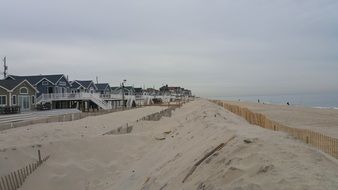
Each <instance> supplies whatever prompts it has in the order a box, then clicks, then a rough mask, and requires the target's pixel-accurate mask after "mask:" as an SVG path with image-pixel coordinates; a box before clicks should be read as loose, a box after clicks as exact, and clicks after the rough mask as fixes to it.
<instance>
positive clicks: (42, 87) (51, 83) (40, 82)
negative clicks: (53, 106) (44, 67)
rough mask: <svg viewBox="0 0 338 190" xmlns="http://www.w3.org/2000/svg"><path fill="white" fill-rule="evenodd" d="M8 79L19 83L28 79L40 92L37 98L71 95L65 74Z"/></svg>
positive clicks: (12, 76) (12, 77)
mask: <svg viewBox="0 0 338 190" xmlns="http://www.w3.org/2000/svg"><path fill="white" fill-rule="evenodd" d="M6 79H12V80H18V81H22V80H24V79H26V80H27V81H28V82H29V83H30V84H32V85H33V86H34V87H35V88H36V89H37V90H38V93H37V97H39V96H40V95H42V94H54V93H59V94H63V93H69V92H70V87H71V85H70V83H69V81H68V79H67V77H65V75H63V74H55V75H31V76H18V75H9V76H8V77H7V78H6Z"/></svg>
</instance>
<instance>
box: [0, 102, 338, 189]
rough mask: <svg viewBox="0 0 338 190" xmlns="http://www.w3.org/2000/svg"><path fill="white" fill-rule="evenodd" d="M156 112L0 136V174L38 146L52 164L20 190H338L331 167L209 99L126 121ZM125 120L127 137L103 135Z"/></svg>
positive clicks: (322, 157) (337, 174)
mask: <svg viewBox="0 0 338 190" xmlns="http://www.w3.org/2000/svg"><path fill="white" fill-rule="evenodd" d="M157 109H160V108H158V107H157V108H156V107H148V108H144V109H143V110H140V109H139V110H129V111H125V112H124V113H123V112H120V113H112V114H108V115H102V116H97V117H90V118H85V119H82V120H78V121H73V122H65V123H62V124H57V123H51V124H44V125H34V126H28V127H22V128H17V129H11V130H7V131H5V132H6V133H5V134H1V135H0V139H1V141H0V147H1V148H0V149H2V150H3V149H4V148H6V149H7V150H6V151H5V152H3V151H2V152H0V166H1V167H0V168H1V172H3V173H5V172H6V171H7V170H10V169H11V168H13V169H16V168H15V167H16V166H19V165H20V164H22V163H23V162H25V161H27V159H31V160H33V159H34V156H35V153H36V147H35V148H32V144H37V143H39V144H40V145H41V147H40V149H41V150H42V152H43V153H44V154H50V155H51V157H50V159H49V160H48V161H47V162H46V163H44V164H43V165H42V166H41V167H40V168H38V170H36V171H35V172H34V173H33V174H32V175H31V176H29V177H28V178H27V180H26V182H25V184H24V185H23V187H22V188H21V189H22V190H36V189H51V190H68V189H69V190H77V189H79V190H91V189H99V190H110V189H138V190H140V189H144V190H146V189H155V190H158V189H162V190H165V189H215V190H216V189H235V190H241V189H243V190H244V189H253V190H260V189H338V162H337V160H335V159H333V158H332V157H330V156H328V155H327V154H325V153H323V152H321V151H317V150H316V149H314V148H312V147H310V146H308V145H306V144H304V143H302V142H300V141H297V140H295V139H293V138H292V137H290V136H288V135H286V134H285V133H282V132H274V131H270V130H266V129H263V128H260V127H258V126H253V125H250V124H249V123H247V122H246V121H245V120H244V119H242V118H240V117H238V116H236V115H234V114H232V113H230V112H228V111H226V110H224V109H223V108H221V107H220V106H217V105H215V104H213V103H211V102H208V101H207V100H196V101H193V102H190V103H188V104H185V105H184V106H183V107H182V108H180V109H177V110H176V111H175V112H174V113H173V115H172V117H170V118H167V117H164V118H162V119H161V120H160V121H140V122H132V121H133V120H134V121H135V120H136V119H137V118H138V117H139V116H142V115H145V114H147V113H148V114H149V113H150V112H154V111H157ZM128 121H129V122H130V124H132V125H133V130H132V132H131V133H128V134H113V135H104V136H103V135H101V134H102V133H103V132H105V131H108V130H111V129H112V128H114V127H118V126H119V125H121V124H123V123H126V122H128ZM85 126H87V128H85ZM103 126H104V127H105V128H103ZM108 126H109V127H108ZM108 128H109V129H108ZM27 129H30V130H27ZM56 129H58V130H57V131H56ZM60 130H61V131H62V132H61V131H60ZM27 131H29V132H27ZM27 133H30V134H31V135H28V134H27ZM81 134H83V135H84V136H81ZM45 136H47V137H45ZM41 139H43V140H42V141H41ZM229 139H232V140H230V141H229ZM39 140H40V141H39ZM226 142H227V144H225V145H224V144H223V145H224V147H221V148H220V149H218V150H216V151H215V152H214V153H213V154H211V155H210V156H209V157H207V158H206V159H203V157H204V156H205V155H206V154H208V153H209V152H210V151H211V150H214V149H215V147H217V146H219V145H222V143H226ZM12 147H15V150H13V148H12ZM5 156H6V157H7V159H6V160H5V159H4V157H5ZM35 157H36V156H35ZM9 160H11V162H12V163H11V164H9ZM199 160H202V162H200V163H199V165H198V166H197V167H196V169H195V170H194V171H193V173H192V174H191V175H188V174H189V172H190V171H191V169H192V168H193V166H194V164H196V163H198V161H199ZM15 164H16V165H15ZM7 165H10V166H11V167H7ZM4 168H5V169H4ZM187 175H188V177H187ZM184 178H186V180H185V182H184V183H183V182H182V181H183V179H184Z"/></svg>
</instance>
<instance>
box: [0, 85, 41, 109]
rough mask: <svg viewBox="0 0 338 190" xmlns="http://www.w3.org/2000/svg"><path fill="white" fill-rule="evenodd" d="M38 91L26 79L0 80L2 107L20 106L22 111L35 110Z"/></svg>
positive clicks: (0, 104)
mask: <svg viewBox="0 0 338 190" xmlns="http://www.w3.org/2000/svg"><path fill="white" fill-rule="evenodd" d="M37 93H38V90H37V89H36V88H35V87H34V86H33V85H32V84H31V83H30V82H29V81H28V80H26V79H16V80H13V79H4V80H0V106H1V107H6V106H7V107H8V106H19V107H20V109H21V111H26V110H33V109H34V108H35V102H36V97H37V96H36V95H37Z"/></svg>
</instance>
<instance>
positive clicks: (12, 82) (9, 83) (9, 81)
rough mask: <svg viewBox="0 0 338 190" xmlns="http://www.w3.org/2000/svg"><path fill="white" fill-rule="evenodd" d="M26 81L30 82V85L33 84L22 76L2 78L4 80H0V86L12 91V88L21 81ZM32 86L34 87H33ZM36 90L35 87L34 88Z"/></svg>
mask: <svg viewBox="0 0 338 190" xmlns="http://www.w3.org/2000/svg"><path fill="white" fill-rule="evenodd" d="M25 81H26V82H27V83H28V84H30V85H31V86H32V87H33V85H32V84H31V83H30V82H29V81H28V80H26V79H24V78H20V79H16V80H13V79H4V80H0V86H1V87H2V88H4V89H6V90H7V91H12V90H14V89H15V88H16V87H17V86H19V85H20V84H21V83H23V82H25ZM33 88H34V87H33ZM34 89H35V88H34ZM35 90H36V89H35ZM36 91H37V90H36Z"/></svg>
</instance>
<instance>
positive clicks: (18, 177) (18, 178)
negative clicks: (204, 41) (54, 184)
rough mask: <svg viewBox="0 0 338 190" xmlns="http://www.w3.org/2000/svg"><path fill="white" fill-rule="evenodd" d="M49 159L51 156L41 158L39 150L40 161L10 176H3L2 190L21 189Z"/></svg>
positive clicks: (0, 189)
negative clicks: (27, 179)
mask: <svg viewBox="0 0 338 190" xmlns="http://www.w3.org/2000/svg"><path fill="white" fill-rule="evenodd" d="M48 159H49V156H46V157H45V158H43V159H42V158H41V152H40V150H38V160H37V161H36V162H34V163H30V164H28V165H26V166H25V167H23V168H21V169H18V170H17V171H14V172H12V173H10V174H8V175H5V176H2V177H1V180H0V190H17V189H19V188H20V187H21V186H22V185H23V183H24V182H25V180H26V178H27V177H28V176H29V175H30V174H32V173H33V172H34V171H35V170H36V169H37V168H38V167H40V166H41V165H42V164H43V163H44V162H46V161H47V160H48Z"/></svg>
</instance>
